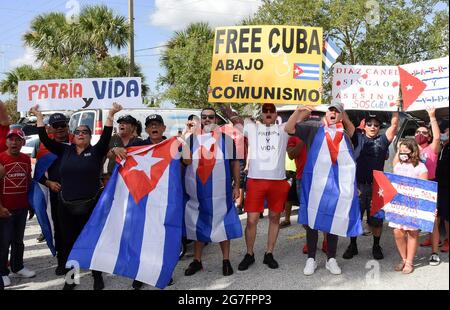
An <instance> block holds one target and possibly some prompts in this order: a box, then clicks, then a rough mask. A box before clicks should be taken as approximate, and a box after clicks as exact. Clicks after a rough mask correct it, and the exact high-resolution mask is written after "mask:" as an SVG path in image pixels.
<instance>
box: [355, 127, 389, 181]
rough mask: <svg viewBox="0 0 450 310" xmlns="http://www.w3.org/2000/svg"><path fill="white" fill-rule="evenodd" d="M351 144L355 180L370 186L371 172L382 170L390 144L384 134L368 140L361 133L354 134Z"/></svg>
mask: <svg viewBox="0 0 450 310" xmlns="http://www.w3.org/2000/svg"><path fill="white" fill-rule="evenodd" d="M352 143H353V146H354V147H355V159H356V180H357V182H358V183H367V184H372V182H373V170H379V171H383V170H384V162H385V160H386V156H387V154H388V151H389V145H390V144H391V143H390V142H389V140H388V138H387V137H386V135H385V134H383V135H380V136H377V137H375V138H369V137H367V136H366V135H365V134H364V133H361V132H355V134H354V135H353V137H352Z"/></svg>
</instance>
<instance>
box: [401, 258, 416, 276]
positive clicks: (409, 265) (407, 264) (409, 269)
mask: <svg viewBox="0 0 450 310" xmlns="http://www.w3.org/2000/svg"><path fill="white" fill-rule="evenodd" d="M413 271H414V266H413V264H412V263H411V262H408V261H405V267H403V270H402V273H403V274H409V273H411V272H413Z"/></svg>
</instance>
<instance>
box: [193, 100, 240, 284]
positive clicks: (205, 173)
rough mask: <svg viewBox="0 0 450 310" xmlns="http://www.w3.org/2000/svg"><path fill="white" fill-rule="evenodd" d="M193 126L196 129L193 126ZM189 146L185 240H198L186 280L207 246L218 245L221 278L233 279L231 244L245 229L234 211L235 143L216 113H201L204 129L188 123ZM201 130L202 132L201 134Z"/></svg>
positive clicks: (237, 173) (236, 181)
mask: <svg viewBox="0 0 450 310" xmlns="http://www.w3.org/2000/svg"><path fill="white" fill-rule="evenodd" d="M190 125H193V126H190ZM186 127H187V128H186V133H185V135H184V136H185V137H186V142H187V143H188V145H189V147H190V151H191V154H192V164H191V165H189V166H187V168H186V173H185V188H186V193H187V196H188V201H187V202H186V209H185V216H184V223H185V227H186V238H187V239H188V240H195V243H194V260H193V261H192V263H190V264H189V266H188V268H187V269H186V270H185V275H186V276H191V275H193V274H195V273H196V272H198V271H200V270H201V269H202V268H203V266H202V262H201V257H202V250H203V247H204V244H205V243H206V242H208V243H210V242H218V243H219V244H220V248H221V250H222V256H223V261H222V274H223V275H224V276H230V275H232V274H233V267H232V266H231V263H230V247H231V240H232V239H236V238H240V237H242V227H241V222H240V220H239V216H238V214H237V210H236V208H235V207H234V202H233V201H235V200H236V199H238V198H239V184H240V182H239V177H240V171H239V168H240V167H239V161H238V160H237V158H236V145H235V143H234V141H233V139H232V138H231V137H230V136H228V135H227V134H225V133H224V132H223V130H222V129H221V128H219V127H218V125H217V115H216V111H215V110H214V109H212V108H205V109H203V110H202V112H201V128H197V126H195V124H194V123H192V122H191V121H188V123H187V126H186ZM199 129H201V130H199Z"/></svg>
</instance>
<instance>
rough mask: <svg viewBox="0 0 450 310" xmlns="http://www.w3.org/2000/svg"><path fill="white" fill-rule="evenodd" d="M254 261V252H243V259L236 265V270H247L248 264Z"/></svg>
mask: <svg viewBox="0 0 450 310" xmlns="http://www.w3.org/2000/svg"><path fill="white" fill-rule="evenodd" d="M254 262H255V254H254V253H253V255H250V254H248V253H247V254H245V256H244V259H243V260H242V262H241V263H240V264H239V266H238V270H241V271H243V270H247V269H248V267H250V265H252V264H253V263H254Z"/></svg>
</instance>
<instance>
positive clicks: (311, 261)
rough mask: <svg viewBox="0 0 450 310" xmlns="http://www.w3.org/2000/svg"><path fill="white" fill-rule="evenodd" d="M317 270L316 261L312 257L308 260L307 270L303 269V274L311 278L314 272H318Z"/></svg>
mask: <svg viewBox="0 0 450 310" xmlns="http://www.w3.org/2000/svg"><path fill="white" fill-rule="evenodd" d="M316 269H317V263H316V260H315V259H314V258H312V257H310V258H308V259H307V260H306V265H305V268H304V269H303V274H304V275H305V276H310V275H312V274H313V273H314V271H316Z"/></svg>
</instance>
